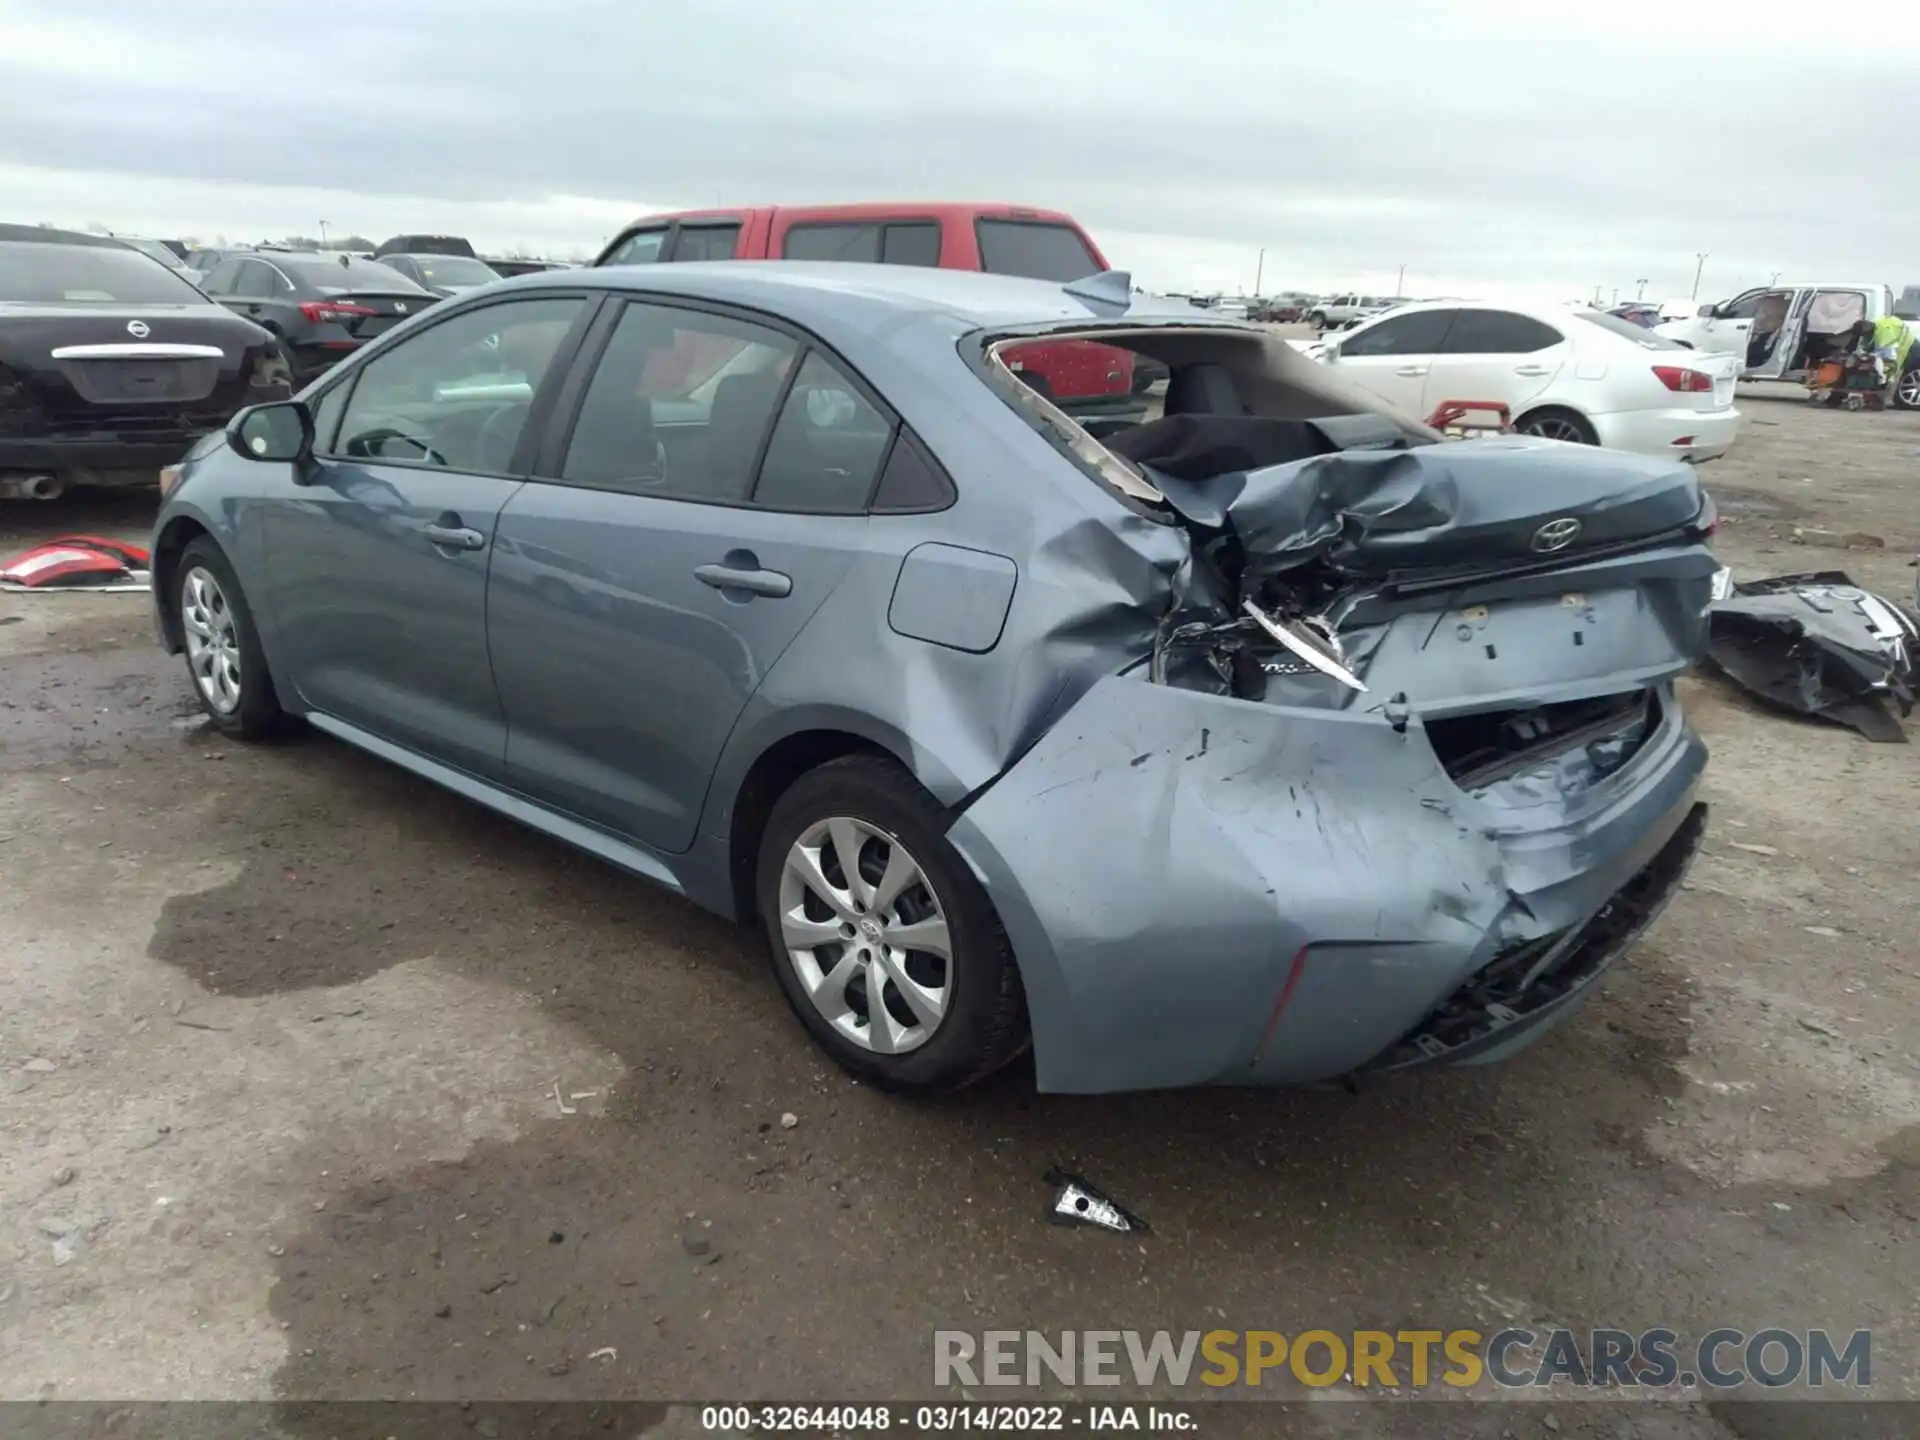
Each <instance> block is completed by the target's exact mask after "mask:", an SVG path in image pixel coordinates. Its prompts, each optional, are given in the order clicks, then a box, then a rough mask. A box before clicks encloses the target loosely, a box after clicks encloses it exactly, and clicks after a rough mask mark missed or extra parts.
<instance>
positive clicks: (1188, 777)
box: [153, 262, 1718, 1092]
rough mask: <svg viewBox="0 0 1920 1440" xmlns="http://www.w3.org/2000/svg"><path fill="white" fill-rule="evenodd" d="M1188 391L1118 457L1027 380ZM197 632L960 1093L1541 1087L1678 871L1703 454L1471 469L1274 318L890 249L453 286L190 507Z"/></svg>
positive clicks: (173, 512)
mask: <svg viewBox="0 0 1920 1440" xmlns="http://www.w3.org/2000/svg"><path fill="white" fill-rule="evenodd" d="M1069 338H1070V339H1076V340H1085V341H1090V342H1093V343H1096V344H1104V345H1113V346H1118V347H1121V348H1125V349H1128V350H1131V351H1133V352H1135V353H1136V354H1139V355H1144V356H1147V357H1150V358H1151V359H1153V360H1155V361H1156V362H1158V363H1160V364H1162V365H1164V366H1165V367H1166V368H1167V370H1168V372H1169V376H1170V379H1169V382H1168V386H1167V390H1166V396H1165V402H1164V414H1163V415H1162V416H1161V417H1159V418H1157V419H1154V420H1152V421H1149V422H1146V423H1132V422H1128V421H1122V420H1112V419H1109V420H1098V421H1088V422H1087V423H1085V424H1082V423H1080V422H1079V421H1076V420H1075V419H1074V418H1073V417H1071V416H1069V415H1067V414H1065V413H1064V412H1062V411H1061V410H1059V409H1058V408H1056V407H1055V406H1054V405H1053V404H1052V403H1051V401H1050V400H1049V399H1048V398H1047V397H1046V396H1045V395H1044V394H1043V393H1042V392H1041V391H1039V390H1036V389H1034V388H1031V387H1029V386H1028V385H1027V384H1025V383H1023V381H1022V379H1021V378H1020V375H1019V374H1018V373H1016V369H1015V366H1016V365H1017V364H1018V362H1019V357H1020V354H1021V352H1022V349H1023V347H1027V346H1032V345H1036V344H1048V343H1058V342H1059V341H1060V340H1062V339H1069ZM165 487H166V490H167V498H166V500H165V503H164V506H163V509H162V511H161V514H160V516H159V520H158V523H157V529H156V534H155V544H154V565H153V573H154V599H155V605H156V621H157V625H158V629H159V632H160V635H161V637H162V640H163V643H164V644H165V645H166V646H167V647H168V648H169V649H171V650H173V651H176V652H179V653H181V654H183V655H184V657H185V661H186V668H187V675H188V677H189V679H190V683H191V684H192V685H193V687H194V689H195V693H196V694H197V695H198V696H199V697H200V700H201V702H202V704H203V705H204V706H205V708H206V710H207V713H208V714H209V715H210V716H211V717H212V719H213V722H214V724H215V725H216V726H218V727H219V728H220V729H221V730H223V731H225V732H227V733H228V734H230V735H233V736H235V737H239V738H254V737H260V736H265V735H269V734H272V733H274V732H275V731H277V730H279V729H281V728H283V727H284V726H285V724H286V723H287V722H288V721H289V720H290V719H293V718H303V719H304V720H305V721H307V722H309V723H310V724H311V725H312V726H314V727H316V728H318V729H320V730H322V731H324V732H326V733H328V734H330V735H333V736H336V737H339V738H341V739H343V740H346V741H348V742H349V743H351V744H354V745H357V746H360V747H362V748H364V749H366V750H368V751H370V752H372V753H373V754H375V755H379V756H383V757H385V758H386V759H388V760H390V761H392V762H394V763H396V764H399V765H402V766H404V767H406V768H408V769H410V770H412V771H414V772H416V773H418V774H420V775H423V776H426V777H427V778H429V779H431V780H434V781H436V782H438V783H440V784H442V785H445V786H447V787H449V788H451V789H453V790H455V791H457V792H459V793H460V794H463V795H466V796H468V797H470V798H472V799H474V800H476V801H478V802H479V803H481V804H484V805H488V806H491V807H493V808H495V809H497V810H499V811H502V812H504V813H506V814H508V815H510V816H513V817H515V818H517V819H519V820H521V821H523V822H525V823H527V824H529V825H532V826H535V827H536V828H538V829H540V830H543V831H545V832H547V833H548V834H550V835H554V836H557V837H559V838H561V839H562V840H565V841H567V842H569V843H571V844H573V845H576V846H578V847H580V848H582V849H584V850H587V851H589V852H590V853H592V854H595V855H598V856H600V857H602V858H604V859H606V860H608V861H610V862H612V863H613V864H615V865H619V866H622V867H624V868H625V869H627V870H629V871H631V872H632V873H634V874H635V875H638V876H641V877H643V878H645V879H647V880H650V881H653V882H655V883H656V884H658V885H661V886H663V887H665V888H667V889H669V890H672V891H674V892H677V893H679V894H682V895H685V896H686V897H688V898H689V899H691V900H693V901H694V902H696V903H698V904H700V905H703V906H706V907H708V908H709V909H712V910H715V911H717V912H719V913H721V914H723V915H727V916H732V917H736V918H738V919H740V920H742V921H750V922H752V923H754V924H756V925H757V926H759V927H760V929H761V930H762V932H763V933H764V935H765V938H766V943H767V949H768V954H769V958H770V961H771V964H772V968H773V971H774V974H775V976H776V977H777V979H778V981H779V983H780V984H781V986H782V987H783V989H784V990H785V993H786V995H787V997H788V999H789V1000H790V1002H791V1004H792V1008H793V1010H794V1012H795V1014H796V1015H797V1016H798V1017H799V1019H800V1021H801V1022H802V1023H803V1024H804V1026H805V1027H806V1028H807V1030H808V1031H809V1032H810V1033H811V1035H812V1036H813V1037H814V1039H815V1040H816V1041H817V1042H818V1043H819V1044H820V1045H822V1046H823V1047H824V1048H825V1049H826V1050H827V1051H828V1052H829V1053H830V1054H832V1055H833V1057H834V1058H835V1059H836V1060H837V1061H839V1062H840V1063H841V1064H843V1065H845V1066H846V1067H848V1068H849V1069H851V1070H853V1071H855V1072H856V1073H858V1074H860V1075H863V1076H866V1077H869V1078H871V1079H873V1080H875V1081H877V1082H879V1083H882V1084H885V1085H889V1086H893V1087H897V1088H900V1089H904V1090H910V1091H923V1092H924V1091H942V1090H949V1089H952V1088H954V1087H956V1086H960V1085H964V1084H966V1083H967V1082H969V1081H972V1080H975V1079H978V1078H979V1077H981V1076H983V1075H986V1074H988V1073H990V1072H991V1071H993V1070H994V1069H996V1068H997V1067H999V1066H1001V1065H1003V1064H1005V1063H1006V1062H1007V1061H1009V1060H1010V1059H1012V1058H1014V1057H1015V1056H1017V1055H1018V1054H1020V1053H1021V1052H1022V1051H1023V1050H1024V1049H1025V1048H1027V1047H1028V1046H1029V1045H1030V1046H1031V1048H1032V1050H1033V1054H1034V1061H1035V1067H1036V1072H1037V1076H1038V1082H1039V1084H1040V1086H1041V1087H1042V1088H1044V1089H1048V1090H1069V1091H1110V1090H1123V1089H1134V1088H1144V1087H1161V1086H1178V1085H1193V1084H1203V1083H1241V1084H1285V1083H1296V1082H1303V1081H1315V1080H1322V1079H1327V1078H1329V1077H1335V1076H1342V1075H1347V1074H1350V1073H1352V1072H1356V1071H1369V1072H1377V1071H1389V1070H1399V1069H1408V1068H1414V1067H1419V1066H1426V1065H1434V1064H1452V1063H1471V1062H1478V1061H1484V1060H1489V1059H1493V1058H1497V1057H1499V1056H1501V1055H1505V1054H1508V1053H1511V1052H1512V1051H1514V1050H1516V1049H1518V1048H1520V1047H1521V1046H1523V1045H1525V1044H1527V1043H1529V1042H1530V1041H1532V1040H1533V1039H1535V1038H1537V1037H1538V1036H1539V1035H1540V1034H1542V1033H1544V1032H1545V1031H1546V1030H1547V1029H1548V1028H1549V1027H1551V1026H1552V1025H1553V1024H1554V1023H1555V1022H1556V1021H1557V1020H1558V1019H1560V1018H1562V1017H1563V1016H1565V1015H1566V1014H1568V1013H1569V1012H1570V1011H1571V1010H1572V1009H1573V1008H1574V1007H1575V1006H1577V1005H1578V1004H1579V1003H1580V1002H1581V1001H1582V1000H1583V999H1584V998H1586V997H1587V996H1588V995H1590V994H1591V993H1592V991H1593V989H1594V986H1595V983H1596V981H1597V979H1598V977H1599V976H1600V975H1601V974H1603V973H1604V972H1605V971H1606V969H1607V967H1608V966H1609V965H1611V964H1612V963H1613V962H1614V961H1615V960H1616V959H1617V958H1618V957H1619V956H1620V955H1621V954H1622V953H1623V951H1624V950H1625V949H1626V948H1627V946H1628V945H1629V944H1630V943H1631V941H1632V940H1633V938H1634V937H1635V936H1636V935H1638V934H1639V933H1640V931H1641V929H1642V928H1643V927H1644V926H1645V925H1646V924H1647V923H1649V921H1650V920H1651V919H1652V918H1653V916H1654V915H1655V914H1656V913H1657V912H1658V910H1659V909H1660V907H1661V906H1662V905H1663V904H1664V903H1665V901H1666V899H1667V897H1668V896H1669V895H1670V894H1672V893H1673V891H1674V889H1675V888H1676V887H1677V885H1678V883H1679V880H1680V877H1681V875H1682V874H1683V872H1684V870H1685V868H1686V865H1687V863H1688V861H1689V860H1690V858H1691V856H1692V853H1693V851H1694V849H1695V847H1696V846H1697V845H1698V843H1699V838H1700V834H1701V829H1702V825H1703V823H1704V807H1702V806H1700V805H1699V804H1698V803H1697V800H1696V789H1697V786H1698V784H1699V781H1700V778H1701V773H1702V769H1703V766H1704V763H1705V751H1704V749H1703V747H1702V745H1701V743H1700V741H1699V739H1698V737H1697V736H1696V735H1695V734H1694V732H1693V731H1692V730H1691V729H1690V728H1689V727H1688V725H1687V724H1686V722H1685V721H1684V719H1683V718H1682V716H1681V714H1680V711H1679V708H1678V705H1677V702H1676V698H1675V693H1674V688H1673V684H1672V681H1673V678H1674V677H1675V676H1676V675H1678V674H1679V673H1680V672H1681V671H1683V670H1684V669H1686V668H1687V666H1688V665H1689V664H1690V663H1691V661H1692V660H1693V658H1694V657H1695V656H1696V655H1697V654H1698V653H1699V650H1700V648H1701V644H1702V640H1703V633H1704V632H1703V615H1704V611H1705V609H1706V606H1707V602H1708V597H1709V594H1710V590H1711V586H1712V583H1713V575H1714V573H1715V572H1716V570H1717V568H1718V567H1717V566H1716V564H1715V562H1714V560H1713V557H1712V555H1711V553H1710V552H1709V551H1708V549H1707V548H1706V543H1705V541H1706V537H1707V534H1708V533H1709V532H1710V530H1711V529H1712V525H1713V515H1712V510H1711V507H1710V506H1709V505H1708V504H1707V502H1706V501H1705V500H1704V499H1703V497H1702V495H1701V493H1700V491H1699V489H1698V487H1697V485H1696V484H1695V482H1694V479H1693V476H1692V474H1691V472H1690V471H1688V470H1687V469H1686V468H1685V467H1683V466H1680V465H1677V464H1670V463H1665V462H1654V461H1649V460H1642V459H1638V458H1636V457H1632V456H1626V455H1618V454H1612V453H1609V452H1604V451H1598V450H1587V449H1582V448H1578V447H1571V446H1563V445H1555V444H1552V443H1550V442H1545V441H1538V440H1532V439H1528V438H1520V437H1504V438H1500V439H1494V440H1484V441H1461V442H1441V441H1440V440H1439V437H1437V436H1436V435H1434V434H1433V433H1432V432H1430V431H1427V430H1426V429H1424V427H1422V426H1421V425H1419V424H1418V423H1417V422H1414V421H1411V420H1408V419H1404V418H1402V417H1398V416H1394V415H1390V414H1385V413H1382V412H1381V410H1380V409H1379V406H1378V404H1377V402H1373V401H1369V400H1368V399H1366V398H1365V397H1364V396H1362V395H1360V394H1358V393H1357V392H1355V391H1352V390H1350V389H1348V388H1346V387H1345V386H1344V384H1343V383H1342V382H1341V381H1340V380H1339V378H1338V377H1337V376H1335V375H1332V374H1329V373H1328V372H1326V371H1324V370H1322V369H1321V368H1320V367H1318V366H1315V365H1314V364H1313V363H1312V362H1310V361H1308V360H1306V359H1304V358H1302V357H1300V356H1299V355H1297V354H1295V353H1294V352H1293V351H1292V350H1291V349H1290V348H1289V347H1288V346H1287V345H1286V344H1285V343H1284V342H1282V341H1280V340H1277V339H1275V338H1273V337H1272V336H1271V335H1270V334H1269V333H1268V332H1266V331H1264V330H1262V329H1260V328H1259V327H1254V326H1248V325H1244V324H1238V323H1234V322H1231V321H1227V320H1223V319H1220V318H1219V317H1215V316H1210V315H1207V314H1205V313H1203V312H1198V311H1196V310H1195V309H1194V308H1193V307H1192V306H1189V305H1184V304H1180V303H1177V302H1173V303H1169V302H1164V301H1156V300H1154V299H1152V298H1151V297H1143V296H1138V295H1135V294H1133V293H1131V290H1130V284H1129V281H1128V278H1127V277H1126V276H1125V275H1122V274H1112V273H1109V274H1105V275H1100V276H1095V277H1092V278H1090V279H1088V280H1084V281H1079V282H1075V283H1074V284H1070V285H1066V286H1060V285H1054V284H1049V283H1044V282H1040V281H1029V280H1017V279H1009V278H1004V277H996V276H989V275H978V274H970V273H963V272H956V271H946V270H935V269H915V268H907V267H887V266H860V265H849V264H837V265H819V266H813V265H804V264H788V263H784V262H770V263H766V264H755V265H738V264H685V265H668V266H647V267H633V268H618V267H615V268H606V269H590V270H576V271H566V272H559V273H554V274H547V275H537V276H528V277H525V278H522V279H515V280H508V281H503V282H501V283H498V284H495V285H491V286H488V287H486V288H484V289H482V290H479V291H475V292H472V293H470V294H467V295H464V296H461V297H458V298H456V299H453V300H449V301H446V302H443V303H442V304H440V305H437V306H435V307H434V308H433V309H432V310H430V311H428V312H427V313H426V314H424V315H421V316H418V317H416V318H413V319H410V320H409V321H407V322H406V323H404V324H403V325H401V326H399V327H397V328H396V329H394V330H393V331H391V332H389V333H388V334H386V335H383V336H382V337H380V339H378V340H377V341H375V342H373V343H372V344H370V345H368V346H367V347H366V348H365V349H363V350H362V351H360V352H359V353H357V354H355V355H354V356H353V357H352V358H351V359H349V360H348V361H346V362H345V363H344V364H342V365H341V366H340V367H339V368H338V369H336V370H335V371H334V372H332V373H331V374H329V375H328V376H326V377H325V378H324V379H322V380H320V381H318V382H316V384H314V385H313V386H311V387H310V388H309V389H308V390H307V391H306V392H305V393H304V394H303V395H302V396H301V397H300V398H299V399H297V400H294V401H289V402H283V403H280V404H275V405H263V406H257V407H255V408H253V409H251V410H249V411H247V412H245V413H243V414H242V415H241V416H239V417H237V418H236V420H235V421H234V423H233V425H232V426H230V427H229V430H228V433H227V434H226V435H225V436H216V437H212V438H211V439H210V440H209V441H208V442H205V443H203V444H202V445H200V446H199V447H197V448H196V450H195V451H194V452H193V454H192V455H191V456H190V457H189V458H188V459H187V460H186V462H185V463H184V464H183V465H182V466H181V467H178V468H177V469H176V470H175V471H173V472H171V473H169V475H168V476H167V477H166V479H165Z"/></svg>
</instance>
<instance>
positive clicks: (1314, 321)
mask: <svg viewBox="0 0 1920 1440" xmlns="http://www.w3.org/2000/svg"><path fill="white" fill-rule="evenodd" d="M1307 323H1308V324H1309V325H1311V326H1312V327H1313V328H1314V329H1316V330H1324V329H1326V328H1327V316H1326V312H1325V311H1323V310H1316V311H1314V312H1313V313H1312V314H1311V315H1309V316H1307Z"/></svg>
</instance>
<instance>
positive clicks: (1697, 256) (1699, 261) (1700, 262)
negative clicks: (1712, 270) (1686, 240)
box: [1691, 250, 1707, 300]
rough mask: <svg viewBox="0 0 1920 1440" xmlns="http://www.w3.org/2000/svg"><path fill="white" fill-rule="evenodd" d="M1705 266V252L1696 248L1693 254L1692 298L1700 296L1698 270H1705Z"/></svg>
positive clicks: (1696, 298)
mask: <svg viewBox="0 0 1920 1440" xmlns="http://www.w3.org/2000/svg"><path fill="white" fill-rule="evenodd" d="M1706 268H1707V257H1706V255H1705V253H1703V252H1701V251H1698V250H1696V251H1695V252H1694V255H1693V295H1692V297H1691V298H1692V299H1695V300H1698V299H1699V298H1700V272H1701V271H1702V270H1705V269H1706Z"/></svg>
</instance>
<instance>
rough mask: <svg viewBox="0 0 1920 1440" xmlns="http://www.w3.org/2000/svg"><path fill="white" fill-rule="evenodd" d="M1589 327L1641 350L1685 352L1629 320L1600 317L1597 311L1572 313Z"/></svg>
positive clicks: (1663, 337) (1664, 338)
mask: <svg viewBox="0 0 1920 1440" xmlns="http://www.w3.org/2000/svg"><path fill="white" fill-rule="evenodd" d="M1573 313H1574V314H1575V315H1577V316H1579V317H1580V318H1581V319H1582V320H1584V321H1586V322H1587V323H1588V324H1589V325H1598V326H1599V327H1600V328H1601V329H1602V330H1611V331H1612V332H1613V333H1614V334H1616V335H1618V336H1619V337H1620V338H1621V339H1622V340H1631V341H1632V342H1633V343H1634V344H1636V345H1638V346H1639V347H1640V348H1641V349H1642V350H1685V349H1686V348H1687V347H1686V346H1685V345H1682V344H1681V343H1680V342H1679V341H1677V340H1669V339H1667V337H1666V336H1664V335H1656V334H1654V333H1653V331H1651V330H1648V329H1646V328H1645V327H1643V326H1640V325H1636V324H1634V323H1633V322H1632V321H1631V320H1622V319H1621V318H1620V317H1619V316H1618V315H1602V314H1601V313H1600V312H1599V311H1598V310H1575V311H1574V312H1573Z"/></svg>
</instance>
